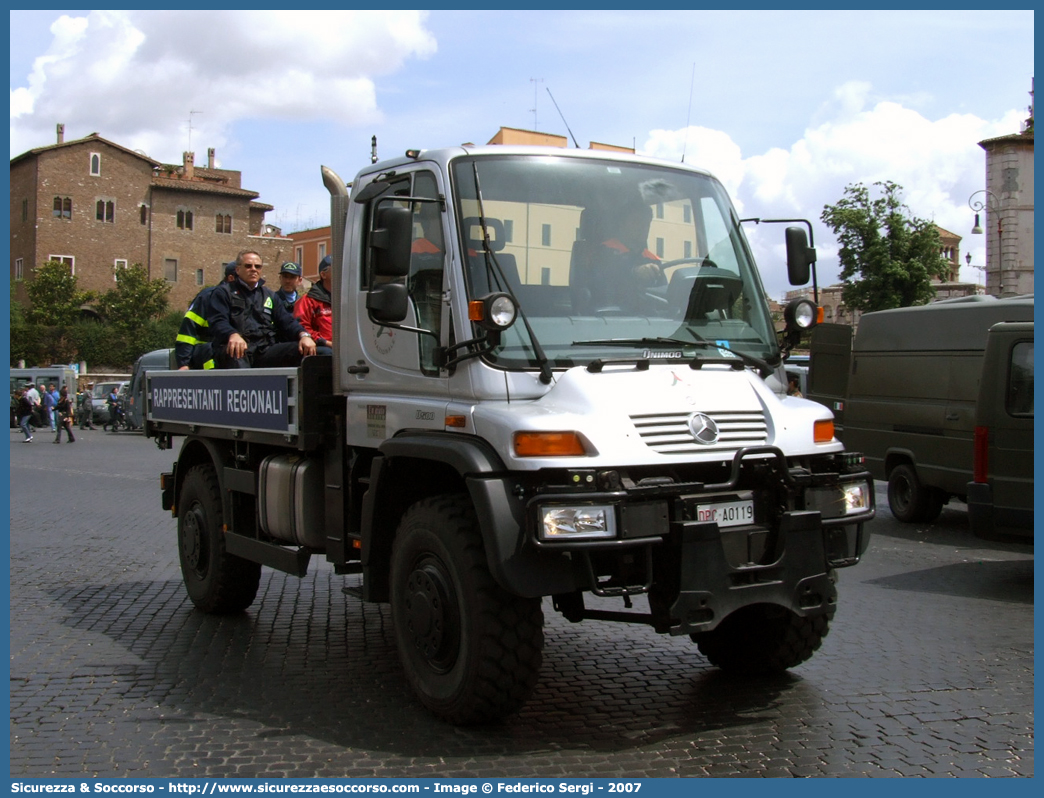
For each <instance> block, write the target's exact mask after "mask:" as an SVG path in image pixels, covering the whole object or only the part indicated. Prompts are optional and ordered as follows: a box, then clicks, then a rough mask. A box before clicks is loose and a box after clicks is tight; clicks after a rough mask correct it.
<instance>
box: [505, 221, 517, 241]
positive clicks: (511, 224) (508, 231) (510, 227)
mask: <svg viewBox="0 0 1044 798" xmlns="http://www.w3.org/2000/svg"><path fill="white" fill-rule="evenodd" d="M514 240H515V220H514V219H505V220H504V243H505V244H510V243H511V242H512V241H514Z"/></svg>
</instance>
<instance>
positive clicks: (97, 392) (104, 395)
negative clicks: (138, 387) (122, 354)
mask: <svg viewBox="0 0 1044 798" xmlns="http://www.w3.org/2000/svg"><path fill="white" fill-rule="evenodd" d="M126 384H127V382H126V381H125V380H124V381H122V382H99V383H95V386H94V393H93V394H92V395H93V397H94V408H93V409H94V423H95V424H98V425H104V424H108V423H109V406H108V405H107V404H106V403H105V400H106V399H108V398H109V394H110V393H112V389H113V388H115V389H116V393H117V394H118V393H119V392H120V389H121V388H123V387H124V386H125V385H126Z"/></svg>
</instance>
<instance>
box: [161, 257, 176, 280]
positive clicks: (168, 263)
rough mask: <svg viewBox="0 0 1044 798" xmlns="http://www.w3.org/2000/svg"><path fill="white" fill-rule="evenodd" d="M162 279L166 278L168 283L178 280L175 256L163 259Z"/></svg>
mask: <svg viewBox="0 0 1044 798" xmlns="http://www.w3.org/2000/svg"><path fill="white" fill-rule="evenodd" d="M163 279H164V280H166V281H167V282H168V283H176V282H177V281H178V260H177V258H164V259H163Z"/></svg>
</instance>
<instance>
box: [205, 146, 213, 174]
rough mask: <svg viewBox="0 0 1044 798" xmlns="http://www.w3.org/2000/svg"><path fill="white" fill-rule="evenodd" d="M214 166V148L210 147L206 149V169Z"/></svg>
mask: <svg viewBox="0 0 1044 798" xmlns="http://www.w3.org/2000/svg"><path fill="white" fill-rule="evenodd" d="M213 168H214V148H213V147H211V148H210V149H208V150H207V169H213Z"/></svg>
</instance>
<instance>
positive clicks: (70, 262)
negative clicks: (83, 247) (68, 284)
mask: <svg viewBox="0 0 1044 798" xmlns="http://www.w3.org/2000/svg"><path fill="white" fill-rule="evenodd" d="M47 260H49V261H52V260H56V261H58V262H59V263H64V264H65V265H66V266H68V267H69V274H76V258H74V257H73V256H72V255H48V256H47Z"/></svg>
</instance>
